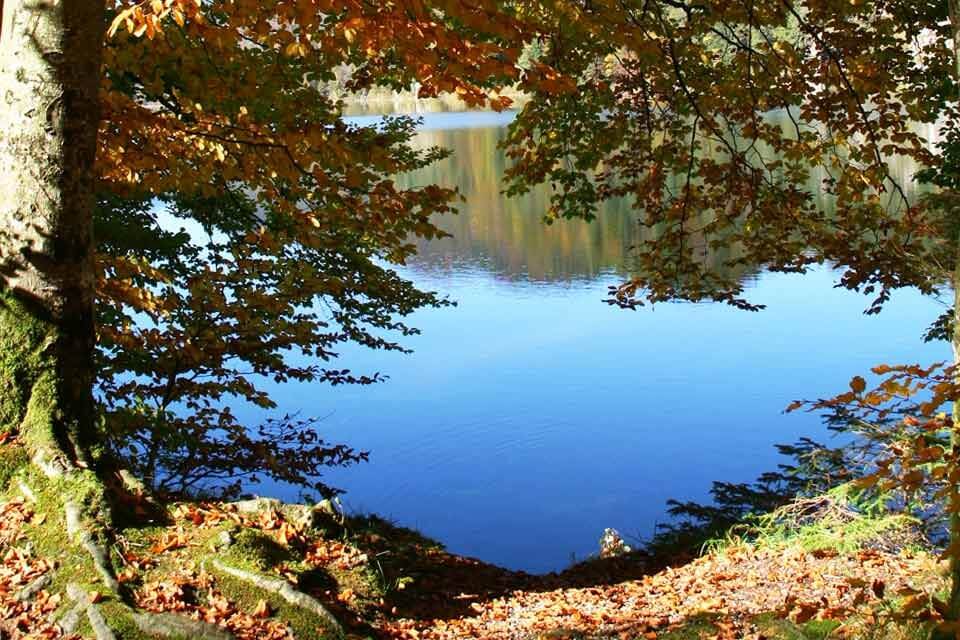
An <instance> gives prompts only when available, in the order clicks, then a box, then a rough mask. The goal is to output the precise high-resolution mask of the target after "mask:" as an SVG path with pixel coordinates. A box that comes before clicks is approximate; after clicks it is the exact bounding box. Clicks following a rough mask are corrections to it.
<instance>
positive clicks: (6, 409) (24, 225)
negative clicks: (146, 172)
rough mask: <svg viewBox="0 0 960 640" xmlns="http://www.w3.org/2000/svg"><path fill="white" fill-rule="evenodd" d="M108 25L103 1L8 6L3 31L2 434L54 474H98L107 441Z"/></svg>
mask: <svg viewBox="0 0 960 640" xmlns="http://www.w3.org/2000/svg"><path fill="white" fill-rule="evenodd" d="M104 20H105V11H104V3H103V2H102V1H99V2H98V1H97V0H6V2H4V3H3V16H2V22H0V24H2V32H0V430H3V431H11V430H19V432H20V433H21V435H22V436H23V437H24V440H25V442H26V443H27V445H28V446H29V447H30V448H31V449H32V450H33V453H34V457H35V459H39V460H38V461H39V462H42V463H43V464H44V465H45V466H46V468H47V469H48V470H49V471H56V470H57V469H58V468H70V467H75V466H86V463H88V462H89V460H88V459H87V458H88V452H89V451H90V449H91V447H92V446H93V445H94V443H95V436H94V433H95V429H94V401H93V380H94V370H93V362H94V359H93V350H94V326H93V319H94V307H93V301H94V262H93V260H94V250H93V207H94V158H95V155H96V146H97V129H98V125H99V99H98V90H99V84H100V64H101V53H102V44H103V35H104ZM77 463H80V464H79V465H77Z"/></svg>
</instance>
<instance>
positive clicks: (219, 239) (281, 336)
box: [0, 0, 960, 621]
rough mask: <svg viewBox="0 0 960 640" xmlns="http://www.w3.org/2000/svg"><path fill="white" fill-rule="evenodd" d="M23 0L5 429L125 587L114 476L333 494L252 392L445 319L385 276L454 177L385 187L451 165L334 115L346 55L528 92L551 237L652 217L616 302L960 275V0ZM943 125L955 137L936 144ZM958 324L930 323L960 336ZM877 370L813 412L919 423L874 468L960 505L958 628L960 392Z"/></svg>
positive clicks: (490, 92) (524, 165)
mask: <svg viewBox="0 0 960 640" xmlns="http://www.w3.org/2000/svg"><path fill="white" fill-rule="evenodd" d="M2 8H3V12H2V23H0V93H2V95H3V96H4V102H3V105H2V106H0V256H2V268H0V273H2V278H3V279H2V289H0V300H2V303H0V432H2V433H3V434H4V437H5V438H7V439H10V438H16V440H17V441H18V442H20V443H21V444H22V446H23V447H25V449H26V450H27V451H28V452H29V458H30V463H29V465H28V467H29V471H25V473H30V474H32V475H31V476H30V477H31V478H32V481H33V482H34V483H35V484H36V483H46V485H44V486H47V488H48V489H49V488H52V489H53V492H54V493H55V495H57V496H58V499H57V501H58V504H56V505H55V506H53V507H51V509H50V513H49V514H48V516H47V517H49V518H50V520H51V522H53V521H56V522H66V523H67V524H68V525H69V526H68V527H67V530H68V531H69V532H70V535H71V536H73V537H74V539H75V541H76V543H77V551H76V554H79V555H82V556H84V557H85V558H86V559H87V560H88V561H89V563H90V565H91V567H93V569H95V570H96V571H91V573H90V576H91V577H90V578H89V580H90V581H99V582H100V583H101V588H105V589H106V590H107V591H108V592H111V593H121V592H122V590H123V587H122V586H121V585H120V584H119V583H118V581H117V579H116V571H115V566H114V565H115V560H114V558H112V556H111V553H110V551H109V549H110V542H111V535H112V532H113V530H114V527H115V524H116V522H117V521H118V520H117V519H118V518H119V517H120V516H121V514H120V513H119V512H118V510H117V509H115V508H114V505H116V504H117V494H118V492H119V493H123V492H131V491H132V492H144V491H146V492H153V493H155V494H156V495H160V496H163V495H172V494H179V495H190V494H193V495H196V494H197V493H199V492H206V493H208V494H209V493H219V494H221V495H235V494H236V493H238V492H240V491H241V490H242V486H244V485H243V482H246V481H253V480H255V479H257V478H262V477H266V478H271V479H274V480H280V481H285V482H290V483H295V484H300V485H303V486H304V487H306V488H310V489H313V490H315V491H319V492H321V493H324V492H327V493H329V492H330V491H331V489H329V488H328V487H326V486H325V485H323V483H322V482H321V481H320V480H319V479H318V476H319V473H320V471H321V470H322V469H323V467H324V466H326V465H336V464H346V463H351V462H355V461H358V460H361V459H363V457H364V454H363V453H362V452H357V451H354V450H352V449H350V448H349V447H345V446H342V445H335V444H329V443H326V442H325V441H323V440H322V439H321V437H320V434H319V433H318V431H317V429H316V426H317V425H316V422H315V421H314V420H312V419H310V418H309V417H307V418H298V417H296V416H286V417H282V418H278V419H276V420H274V421H271V422H268V423H266V424H261V425H256V424H242V423H241V422H240V421H239V420H238V419H237V418H236V417H235V416H234V413H233V411H232V410H231V406H236V405H238V404H241V403H251V404H253V405H256V406H258V407H262V408H265V409H272V408H275V403H274V402H273V400H272V399H271V398H270V397H269V395H268V394H267V393H265V392H264V391H263V390H262V389H260V388H258V386H257V381H259V380H264V379H271V380H274V381H276V382H287V381H292V382H293V381H295V382H317V383H321V382H327V383H330V384H367V383H372V382H376V380H377V376H376V375H375V374H372V373H369V372H367V373H364V372H353V371H351V370H349V369H348V368H345V367H343V366H342V365H340V364H339V363H338V362H337V360H336V355H337V350H338V348H339V347H340V346H342V345H344V344H348V343H355V344H361V345H365V346H367V347H370V348H373V349H389V350H403V349H404V348H405V347H404V342H403V337H404V336H408V335H410V334H412V333H414V332H415V331H416V329H415V328H414V327H412V326H409V325H408V324H407V323H406V321H405V320H404V318H405V316H407V315H408V314H409V313H410V312H412V311H414V310H415V309H418V308H421V307H425V306H437V305H442V304H444V302H443V301H442V299H440V298H438V297H437V296H436V295H434V294H433V293H430V292H424V291H419V290H418V289H417V288H416V287H415V286H413V285H412V284H411V283H410V282H409V281H406V280H404V279H403V278H402V277H400V276H399V275H398V274H397V273H396V272H395V271H394V270H392V269H391V268H390V265H400V264H403V263H404V261H405V260H407V259H408V258H409V257H410V256H411V255H412V252H413V251H414V242H413V240H414V239H417V238H421V239H423V238H427V239H429V238H433V237H436V236H437V235H438V234H439V233H440V232H439V230H438V228H437V226H435V221H436V216H437V215H438V214H443V213H446V212H449V211H450V210H451V209H452V207H453V206H454V203H455V195H456V194H454V193H453V192H451V191H450V190H448V189H444V188H441V187H439V186H426V187H404V186H402V185H401V184H399V183H398V182H395V181H394V176H397V175H400V174H404V173H407V172H410V171H412V170H415V169H419V168H423V167H425V166H427V165H429V164H431V163H432V162H434V161H435V160H437V159H439V158H441V157H442V156H443V155H444V151H443V150H442V149H436V148H432V149H427V150H418V149H416V148H415V147H413V146H412V145H411V137H412V135H413V133H414V127H415V123H414V122H413V121H412V120H411V119H409V118H403V117H399V118H390V119H387V120H386V121H385V124H384V125H383V126H380V127H363V126H356V125H352V124H347V123H345V122H344V120H343V119H342V118H341V109H342V104H341V103H339V102H337V101H335V100H334V99H332V98H331V97H329V96H328V95H327V94H326V93H325V92H323V91H321V90H320V88H322V87H324V86H325V85H327V84H328V83H330V82H333V81H335V80H337V78H338V76H337V73H338V70H342V69H344V68H349V69H350V70H351V74H350V77H349V80H348V81H347V83H346V89H347V90H348V91H350V92H352V93H362V92H364V91H370V90H371V89H374V88H381V89H385V90H391V91H402V90H405V89H407V88H409V87H410V86H414V85H415V86H417V87H418V93H419V96H420V97H424V98H426V97H435V96H438V95H441V94H452V95H456V96H458V97H459V98H460V99H461V100H463V101H464V102H465V103H466V104H467V105H469V106H471V107H477V108H480V107H489V108H493V109H505V108H508V107H509V106H510V105H511V101H510V99H509V98H508V97H507V95H508V94H510V95H515V94H516V93H518V92H519V93H522V94H524V95H526V96H528V97H529V100H528V101H526V102H525V105H524V106H523V108H522V110H521V111H520V112H519V114H518V115H517V118H516V120H515V121H514V123H513V124H512V125H511V127H510V130H509V134H508V136H507V138H506V139H505V141H504V143H503V145H504V148H505V150H506V153H507V156H508V158H509V160H510V163H511V164H510V167H509V169H508V170H507V184H505V185H504V188H505V189H506V191H507V193H508V194H510V195H520V194H523V193H525V192H527V191H528V190H530V189H531V188H533V187H535V186H537V185H544V184H545V185H549V187H550V189H551V197H550V200H549V203H546V204H545V207H546V210H545V211H543V215H544V218H545V221H546V222H550V221H553V220H557V219H561V218H582V219H587V220H590V219H592V218H593V217H594V216H595V215H596V213H597V212H598V211H599V210H600V208H601V207H602V205H603V204H604V203H605V202H607V201H611V200H617V201H626V202H627V203H629V206H630V207H631V209H632V212H633V214H634V216H635V217H636V219H637V220H638V223H639V224H640V225H641V227H642V228H643V229H644V233H643V235H642V238H643V240H642V242H640V243H638V245H637V246H636V247H635V248H634V253H633V254H632V255H631V265H632V267H633V272H632V273H631V275H630V277H629V279H627V280H626V281H625V282H623V283H622V284H621V285H620V286H617V287H615V288H614V289H613V290H612V291H611V297H610V302H611V303H613V304H616V305H619V306H621V307H624V308H627V309H633V308H636V307H638V306H641V305H644V304H649V303H656V302H663V301H668V300H678V299H679V300H692V301H701V300H713V301H717V302H722V303H727V304H731V305H733V306H735V307H738V308H741V309H744V310H750V311H756V310H759V306H757V305H755V304H754V303H752V302H751V301H750V300H749V299H748V298H747V297H746V295H745V292H744V290H743V287H742V285H741V282H740V279H739V278H738V277H737V275H736V274H740V273H743V271H744V270H746V269H752V268H754V266H755V265H763V266H764V268H766V269H768V270H771V271H779V272H803V271H804V270H806V269H808V268H810V267H811V266H814V265H820V264H829V265H831V266H833V267H836V268H837V269H838V270H839V271H838V273H839V276H838V277H839V282H840V284H841V285H842V286H844V287H846V288H848V289H851V290H855V291H860V292H863V293H864V294H866V295H867V296H869V297H868V302H867V305H868V313H876V312H880V311H881V309H882V307H883V304H884V303H885V302H886V301H887V300H888V299H889V298H890V296H891V295H892V293H893V292H894V291H895V290H896V289H898V288H901V287H915V288H917V289H919V290H921V291H922V292H924V293H926V294H930V295H935V294H937V293H938V292H939V291H944V290H946V291H949V290H951V289H953V290H956V284H957V283H956V275H955V274H958V273H960V253H958V250H960V244H958V239H960V223H958V222H960V217H958V215H957V212H958V205H960V197H958V194H960V127H958V124H960V117H958V98H960V91H958V89H960V47H958V42H960V38H958V35H960V15H958V10H960V7H958V6H957V4H956V3H955V2H954V0H949V1H947V2H944V1H942V0H938V1H933V0H931V1H925V0H921V1H919V2H918V1H917V0H885V1H871V0H853V1H851V0H797V1H796V2H791V1H790V0H777V1H772V2H757V1H756V0H691V1H690V2H684V1H682V0H622V1H616V0H581V1H573V2H568V1H566V0H557V1H547V2H527V1H525V0H519V1H515V2H497V1H493V0H476V1H473V2H457V1H453V0H437V1H432V0H397V1H395V2H389V3H388V2H373V3H371V2H361V1H352V0H350V1H344V2H335V1H333V0H209V1H204V2H200V0H145V1H144V2H127V1H124V0H110V1H108V2H106V3H105V4H100V3H97V2H70V1H62V2H37V1H36V0H5V2H3V4H2ZM531 52H533V53H531ZM933 123H936V125H937V127H938V130H939V141H938V142H937V143H936V144H931V143H930V141H928V140H925V139H924V138H923V137H922V136H921V135H920V134H919V133H917V132H918V131H920V130H921V129H919V128H918V127H917V126H916V125H917V124H927V125H929V124H933ZM895 158H903V159H907V160H909V161H910V162H911V163H913V164H915V165H916V166H918V167H920V170H919V172H918V173H917V174H916V176H915V178H916V179H917V180H920V181H922V182H924V183H926V184H927V185H928V188H925V189H923V190H921V191H920V192H919V193H924V194H926V195H923V196H918V195H916V194H917V193H918V191H917V190H916V189H913V188H909V187H908V186H907V185H905V184H903V183H902V182H901V181H899V180H898V179H897V178H896V177H895V176H894V175H892V174H891V170H890V168H889V167H890V162H891V160H892V159H895ZM825 202H829V203H830V204H829V207H827V206H825V205H824V203H825ZM163 220H167V221H169V220H174V221H175V222H177V223H182V224H183V225H184V226H190V227H191V228H199V229H202V230H203V231H204V233H203V234H192V235H191V234H187V233H185V232H176V231H171V230H170V224H162V221H163ZM704 252H710V254H711V255H716V256H720V258H719V259H711V260H704V259H702V258H703V254H704ZM957 309H958V305H957V304H954V305H953V309H951V311H950V312H949V313H947V314H945V315H944V316H943V317H942V318H940V319H938V320H937V321H936V322H935V323H934V326H933V328H932V334H933V335H934V336H937V337H942V338H945V339H947V340H951V341H952V342H953V344H954V349H955V352H958V353H960V333H958V330H957V329H956V327H958V326H960V323H957V322H955V315H956V312H957ZM905 330H907V331H915V330H918V328H913V327H907V328H905ZM877 351H878V359H879V358H882V352H883V349H882V345H877ZM292 355H296V356H297V357H295V358H294V357H291V356H292ZM304 356H305V357H304ZM303 362H307V363H308V364H296V363H303ZM876 373H877V374H878V375H883V376H886V378H885V379H883V380H881V381H880V382H878V385H877V387H876V389H873V390H868V386H867V382H866V380H864V379H863V378H859V377H857V378H854V380H853V381H852V383H851V388H850V390H849V391H848V392H846V393H844V394H841V395H840V396H838V397H837V398H835V399H833V400H829V401H824V402H823V403H821V406H825V407H828V408H830V409H832V410H837V409H842V410H844V411H847V412H848V413H849V414H851V415H855V416H860V417H861V418H862V419H864V420H866V419H876V421H877V422H878V423H885V424H889V423H890V421H889V420H887V418H889V417H890V416H891V415H894V414H892V413H891V411H899V412H900V413H899V414H896V415H897V416H898V417H897V420H896V421H894V422H893V424H894V425H896V427H897V433H898V434H899V435H898V442H900V444H899V445H898V446H890V447H886V448H884V449H883V451H882V453H881V454H879V455H878V458H877V459H876V460H875V462H874V463H873V464H872V465H868V468H864V469H863V474H862V475H863V479H861V482H862V483H863V484H864V485H866V484H870V483H873V486H878V487H879V486H883V487H888V486H892V487H899V488H901V489H904V490H932V492H933V493H932V496H933V499H934V501H935V502H936V504H938V505H939V506H940V507H941V508H943V509H944V510H945V512H946V513H947V514H950V515H951V518H952V522H951V535H952V536H953V539H954V543H953V544H951V545H950V546H949V547H948V552H949V553H950V555H951V558H952V559H953V584H954V588H953V592H952V595H951V597H950V601H949V603H948V607H947V614H946V617H947V619H948V620H954V621H958V620H960V493H958V482H960V464H958V462H957V453H958V451H960V450H958V447H960V437H958V436H960V431H958V429H960V426H956V424H955V420H954V417H952V416H950V415H949V414H947V413H945V412H943V411H942V408H943V406H944V405H945V404H947V403H951V402H952V403H954V405H955V407H957V406H960V405H957V401H958V399H960V388H958V385H957V372H956V369H955V366H954V365H952V364H944V365H934V366H929V367H919V366H909V367H893V366H883V367H880V368H878V369H877V371H876ZM802 392H803V390H802V389H801V390H798V394H801V393H802ZM918 394H919V395H918ZM908 405H909V412H906V411H904V409H905V407H907V406H908ZM638 455H639V452H638ZM18 477H19V476H16V475H13V476H9V480H10V482H18ZM19 478H20V480H22V477H19ZM120 601H121V602H127V601H126V600H123V598H120ZM124 606H127V605H124ZM91 615H92V614H91ZM131 615H133V614H131ZM91 620H92V618H91Z"/></svg>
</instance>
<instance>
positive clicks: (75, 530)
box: [64, 501, 120, 593]
mask: <svg viewBox="0 0 960 640" xmlns="http://www.w3.org/2000/svg"><path fill="white" fill-rule="evenodd" d="M64 511H65V512H66V516H67V535H69V536H70V537H71V538H74V539H76V540H77V542H79V543H80V545H81V546H82V547H83V548H84V549H86V550H87V553H88V554H90V558H91V559H92V560H93V566H94V568H95V569H96V570H97V573H99V574H100V579H101V580H102V581H103V584H104V586H105V587H107V588H108V589H110V591H112V592H114V593H119V591H120V582H118V581H117V578H116V576H115V575H114V573H113V566H112V564H111V562H110V556H109V555H107V550H106V549H105V548H104V547H103V545H101V544H99V543H98V542H97V541H96V539H95V538H94V537H93V534H92V533H90V532H89V531H87V530H86V529H85V528H84V526H83V523H82V511H81V509H80V505H78V504H77V503H76V502H72V501H68V502H67V503H66V504H65V505H64Z"/></svg>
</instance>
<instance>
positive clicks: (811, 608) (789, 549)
mask: <svg viewBox="0 0 960 640" xmlns="http://www.w3.org/2000/svg"><path fill="white" fill-rule="evenodd" d="M8 485H9V489H8V491H7V494H6V496H5V497H4V500H3V501H2V503H0V638H27V637H29V638H61V637H66V638H75V637H90V635H91V633H90V631H91V627H90V626H88V623H87V622H86V621H85V619H80V620H78V619H77V618H78V616H77V615H76V613H77V611H78V607H79V610H81V611H82V610H83V607H84V606H86V603H87V602H89V603H97V610H98V611H102V612H103V616H104V617H105V618H106V619H107V621H108V622H109V621H110V620H111V616H113V615H114V614H115V613H116V612H117V611H119V610H120V608H121V606H123V607H128V608H129V607H130V606H131V605H132V606H133V607H134V608H135V609H136V610H140V611H148V612H154V613H173V614H177V615H178V616H182V617H187V618H191V619H193V620H196V621H203V622H204V623H206V624H207V626H206V627H204V628H205V629H209V630H212V631H211V632H210V634H209V635H206V636H203V637H209V638H218V639H219V638H231V637H232V638H237V639H239V640H247V639H249V640H287V639H289V638H294V637H296V638H309V639H312V638H334V637H338V636H339V635H341V633H340V632H335V631H333V630H332V625H331V623H328V622H327V621H325V619H324V617H325V616H326V614H327V612H329V613H331V614H332V616H333V617H334V618H335V619H336V620H337V621H338V622H339V625H341V626H342V633H343V635H345V636H346V637H347V638H352V639H353V638H356V639H359V638H375V639H380V638H383V639H390V640H408V639H415V640H446V639H450V640H455V639H456V640H459V639H465V638H481V639H487V640H512V639H516V640H525V639H539V638H543V639H553V640H559V639H561V638H568V639H571V640H572V639H590V640H599V639H601V638H603V639H607V638H610V639H633V638H640V639H644V640H646V639H650V640H652V639H655V638H661V639H664V640H692V639H694V638H704V639H712V640H733V639H738V638H745V639H751V640H761V639H774V638H783V639H791V640H803V639H814V638H877V639H879V638H890V639H898V638H914V637H915V638H921V637H924V636H925V634H926V632H927V631H928V630H929V627H930V626H931V625H933V624H936V623H937V620H938V613H937V611H936V608H937V607H936V596H937V595H942V593H943V590H944V587H945V584H946V583H945V579H944V575H945V570H946V569H945V565H944V563H942V562H941V561H940V560H939V559H938V558H937V557H936V556H935V555H933V554H931V553H929V552H927V551H924V550H922V549H920V548H917V547H916V546H910V545H907V546H904V547H902V548H894V547H896V546H897V545H893V546H891V545H888V544H874V543H870V542H869V541H867V542H865V543H863V544H857V545H852V546H851V545H840V546H839V548H838V547H837V545H823V546H822V548H809V545H807V546H802V545H799V544H790V543H784V544H777V545H757V544H736V543H731V544H727V545H725V546H723V547H722V548H718V549H717V550H715V551H713V552H711V553H708V554H707V555H704V556H702V557H699V558H693V559H688V560H687V561H683V562H681V561H678V562H675V563H674V565H673V566H663V565H662V564H654V563H653V562H652V560H651V559H650V558H648V557H644V556H643V555H642V554H631V555H626V556H619V557H614V558H608V559H599V558H598V559H594V560H591V561H588V562H585V563H581V564H579V565H576V566H574V567H572V568H570V569H568V570H567V571H564V572H562V573H558V574H549V575H542V576H534V575H529V574H526V573H522V572H515V571H509V570H506V569H502V568H499V567H496V566H492V565H489V564H485V563H483V562H480V561H478V560H473V559H469V558H464V557H461V556H458V555H455V554H452V553H448V552H446V551H445V550H444V549H443V548H442V547H441V546H440V545H439V544H437V543H436V542H433V541H431V540H428V539H426V538H424V537H422V536H421V535H419V534H417V533H416V532H414V531H410V530H408V529H403V528H400V527H396V526H393V525H391V524H389V523H388V522H386V521H384V520H381V519H379V518H376V517H364V518H342V517H339V516H338V515H337V514H335V513H330V512H329V511H324V510H322V509H317V508H314V509H309V508H307V507H303V506H297V505H281V504H280V503H277V502H275V501H270V500H262V499H261V500H252V501H245V502H239V503H200V502H184V503H175V504H172V505H169V507H168V508H167V518H166V519H165V521H162V522H161V521H156V520H155V521H154V522H153V523H149V524H146V525H144V524H142V523H141V524H139V525H137V526H128V527H125V528H119V529H118V531H117V535H116V538H115V542H114V546H113V550H112V553H113V555H114V557H115V558H116V564H117V566H118V567H119V570H118V572H117V573H118V578H119V580H120V582H121V584H122V591H123V593H124V594H125V596H124V598H125V603H120V602H117V601H116V599H117V596H116V595H115V594H113V593H110V592H108V591H106V590H104V589H101V588H98V587H97V586H96V580H91V581H88V582H87V583H85V585H84V586H83V588H82V589H80V593H79V595H78V593H77V591H78V588H77V587H76V579H75V578H74V579H72V580H73V582H72V583H71V584H72V590H71V587H69V586H66V585H67V583H66V582H65V581H64V580H63V579H62V578H61V577H60V576H62V575H65V574H69V571H68V568H69V565H70V562H71V560H70V558H71V557H73V556H74V555H76V554H74V553H72V552H71V547H70V543H69V542H68V541H65V540H64V539H63V537H62V534H61V532H62V531H63V529H64V526H65V525H64V523H62V522H59V521H58V517H57V516H56V515H54V514H52V513H48V511H46V510H45V509H44V508H43V505H44V496H43V495H42V493H41V494H38V493H37V492H36V491H33V490H31V489H29V488H27V489H26V490H23V488H24V486H25V484H24V483H23V482H18V481H17V480H16V479H11V480H10V481H9V482H8ZM18 487H19V489H18ZM131 508H132V509H133V510H137V505H132V506H131ZM81 555H82V554H81ZM251 576H257V578H256V579H254V578H251ZM280 585H285V586H280ZM294 590H295V591H294ZM294 593H295V594H308V595H309V596H312V598H311V599H310V601H311V602H314V603H320V607H319V608H315V610H313V611H306V612H305V610H304V602H303V601H301V600H298V599H297V597H292V596H291V594H294ZM298 597H299V596H298ZM307 604H310V603H309V602H308V603H307ZM311 606H312V605H311ZM306 609H310V607H309V606H308V607H306ZM322 609H325V611H322ZM124 610H127V609H124ZM317 611H320V612H321V613H322V614H323V615H316V614H317ZM81 618H82V617H81ZM154 618H155V619H161V618H162V616H161V617H157V616H154ZM171 619H173V618H171ZM91 620H92V618H91ZM112 626H113V627H114V630H115V631H116V637H117V638H123V639H127V638H146V637H154V636H151V635H149V634H144V633H142V632H141V631H138V630H137V629H136V628H134V627H131V626H130V625H127V626H124V625H123V624H119V625H112ZM155 628H159V627H156V626H155ZM218 634H219V635H218ZM176 635H177V634H176V633H174V632H172V631H171V632H170V633H168V636H176ZM182 635H183V634H181V636H180V637H182ZM191 636H192V637H198V636H196V635H193V634H191Z"/></svg>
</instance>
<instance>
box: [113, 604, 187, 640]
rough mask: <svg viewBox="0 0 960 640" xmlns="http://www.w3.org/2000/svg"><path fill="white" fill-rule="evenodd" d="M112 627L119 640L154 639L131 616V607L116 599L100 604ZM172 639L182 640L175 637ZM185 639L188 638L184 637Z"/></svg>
mask: <svg viewBox="0 0 960 640" xmlns="http://www.w3.org/2000/svg"><path fill="white" fill-rule="evenodd" d="M99 607H100V613H101V614H102V615H103V617H104V619H105V620H106V621H107V624H108V625H109V626H110V629H111V630H112V631H113V632H114V634H115V635H116V636H117V639H118V640H152V636H149V635H147V634H145V633H143V632H142V631H141V630H140V628H139V627H138V626H137V623H136V622H134V621H133V618H132V617H131V616H130V609H129V608H128V607H126V606H124V605H123V604H122V603H120V602H117V601H115V600H111V601H108V602H102V603H100V605H99ZM172 640H180V639H178V638H174V639H172ZM183 640H188V639H186V638H184V639H183Z"/></svg>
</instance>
